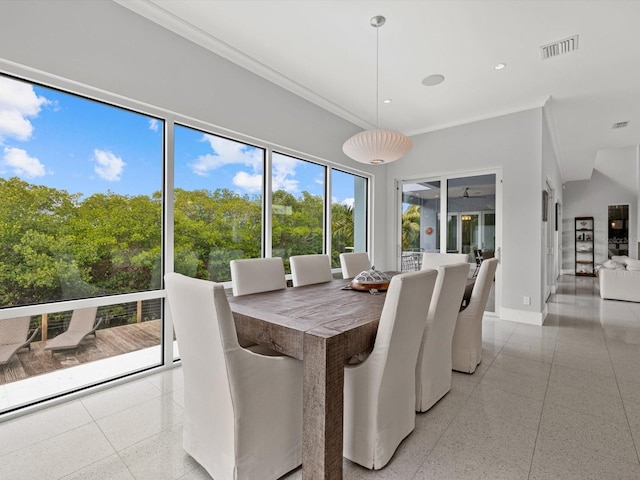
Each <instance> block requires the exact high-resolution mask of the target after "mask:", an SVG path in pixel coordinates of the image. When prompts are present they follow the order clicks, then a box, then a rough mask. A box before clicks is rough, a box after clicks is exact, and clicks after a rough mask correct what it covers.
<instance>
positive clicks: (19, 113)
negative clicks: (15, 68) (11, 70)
mask: <svg viewBox="0 0 640 480" xmlns="http://www.w3.org/2000/svg"><path fill="white" fill-rule="evenodd" d="M48 103H49V102H48V100H47V99H46V98H44V97H38V96H37V95H36V93H35V91H34V90H33V87H32V86H31V85H29V84H27V83H24V82H19V81H16V80H12V79H10V78H8V77H0V144H3V143H4V141H5V139H7V138H12V139H16V140H22V141H24V140H28V139H29V138H31V135H32V134H33V125H32V124H31V122H30V121H29V120H28V117H32V118H33V117H37V116H38V114H39V113H40V110H41V108H42V106H43V105H47V104H48Z"/></svg>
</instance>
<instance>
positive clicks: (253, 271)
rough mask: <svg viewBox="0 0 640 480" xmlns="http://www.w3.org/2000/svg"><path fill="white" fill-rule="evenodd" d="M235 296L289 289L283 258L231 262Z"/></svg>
mask: <svg viewBox="0 0 640 480" xmlns="http://www.w3.org/2000/svg"><path fill="white" fill-rule="evenodd" d="M230 267H231V287H232V290H233V295H234V296H236V297H238V296H240V295H250V294H252V293H260V292H271V291H273V290H282V289H285V288H287V279H286V277H285V274H284V263H283V262H282V258H280V257H274V258H244V259H240V260H231V263H230Z"/></svg>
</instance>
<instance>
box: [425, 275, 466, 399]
mask: <svg viewBox="0 0 640 480" xmlns="http://www.w3.org/2000/svg"><path fill="white" fill-rule="evenodd" d="M468 275H469V264H468V263H457V264H454V265H442V266H440V267H438V278H437V279H436V285H435V288H434V289H433V297H432V298H431V305H430V307H429V315H428V317H427V328H425V330H424V334H423V336H422V344H421V345H420V352H419V353H418V362H417V364H416V412H426V411H427V410H429V409H430V408H431V407H432V406H433V405H435V404H436V402H437V401H438V400H440V399H441V398H442V397H444V396H445V395H446V394H447V392H449V390H451V342H452V340H453V331H454V330H455V328H456V320H457V318H458V311H459V310H460V302H461V301H462V295H463V294H464V289H465V286H466V284H467V277H468Z"/></svg>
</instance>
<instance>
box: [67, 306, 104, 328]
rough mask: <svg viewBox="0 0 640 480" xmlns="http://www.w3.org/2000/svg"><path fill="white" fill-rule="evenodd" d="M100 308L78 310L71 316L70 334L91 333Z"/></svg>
mask: <svg viewBox="0 0 640 480" xmlns="http://www.w3.org/2000/svg"><path fill="white" fill-rule="evenodd" d="M97 313H98V307H87V308H77V309H75V310H74V311H73V313H72V314H71V320H69V328H67V331H68V332H90V331H91V330H93V326H94V325H95V323H96V315H97Z"/></svg>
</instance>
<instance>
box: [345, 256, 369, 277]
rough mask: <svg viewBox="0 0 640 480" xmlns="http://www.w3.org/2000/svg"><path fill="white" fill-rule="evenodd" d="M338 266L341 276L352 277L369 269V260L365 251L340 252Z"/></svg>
mask: <svg viewBox="0 0 640 480" xmlns="http://www.w3.org/2000/svg"><path fill="white" fill-rule="evenodd" d="M340 267H341V268H342V278H353V277H355V276H356V275H358V274H359V273H360V272H364V271H365V270H369V269H371V261H370V260H369V254H368V253H367V252H354V253H341V254H340Z"/></svg>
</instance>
